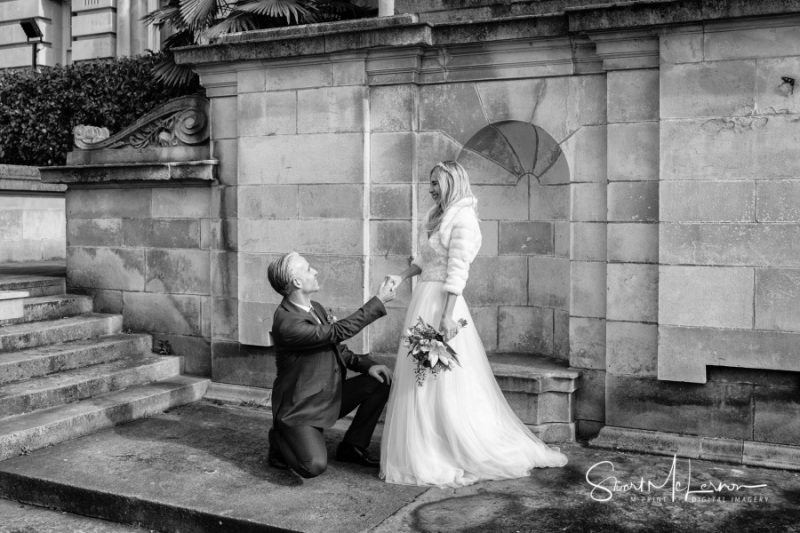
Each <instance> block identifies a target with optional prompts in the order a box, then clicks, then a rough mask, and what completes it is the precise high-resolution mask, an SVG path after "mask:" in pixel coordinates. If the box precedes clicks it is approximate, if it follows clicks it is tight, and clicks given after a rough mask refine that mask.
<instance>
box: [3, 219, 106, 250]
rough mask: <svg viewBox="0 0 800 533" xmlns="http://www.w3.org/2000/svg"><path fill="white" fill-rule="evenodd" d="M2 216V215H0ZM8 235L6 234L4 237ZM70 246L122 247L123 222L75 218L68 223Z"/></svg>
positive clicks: (68, 242)
mask: <svg viewBox="0 0 800 533" xmlns="http://www.w3.org/2000/svg"><path fill="white" fill-rule="evenodd" d="M0 216H1V215H0ZM6 236H7V234H6V233H4V237H6ZM67 245H68V246H120V245H122V220H120V219H118V218H75V219H70V220H68V221H67Z"/></svg>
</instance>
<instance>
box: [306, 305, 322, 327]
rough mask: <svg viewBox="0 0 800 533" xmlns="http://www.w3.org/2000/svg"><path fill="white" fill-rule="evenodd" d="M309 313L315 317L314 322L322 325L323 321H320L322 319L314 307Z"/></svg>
mask: <svg viewBox="0 0 800 533" xmlns="http://www.w3.org/2000/svg"><path fill="white" fill-rule="evenodd" d="M308 312H309V313H311V316H313V317H314V320H316V321H317V322H319V323H320V324H322V320H320V318H319V317H318V316H317V313H316V312H315V311H314V308H313V307H312V308H311V309H309V311H308Z"/></svg>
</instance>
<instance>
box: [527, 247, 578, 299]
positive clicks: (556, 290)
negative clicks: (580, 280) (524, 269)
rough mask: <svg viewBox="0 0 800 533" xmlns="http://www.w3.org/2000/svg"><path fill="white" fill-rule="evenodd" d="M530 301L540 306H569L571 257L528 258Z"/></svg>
mask: <svg viewBox="0 0 800 533" xmlns="http://www.w3.org/2000/svg"><path fill="white" fill-rule="evenodd" d="M528 268H529V271H528V302H529V303H530V305H536V306H540V307H556V308H559V309H567V308H568V306H569V259H562V258H556V257H530V258H528Z"/></svg>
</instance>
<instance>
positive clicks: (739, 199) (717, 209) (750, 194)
mask: <svg viewBox="0 0 800 533" xmlns="http://www.w3.org/2000/svg"><path fill="white" fill-rule="evenodd" d="M660 186H661V190H660V201H661V206H660V207H661V208H660V214H659V216H660V219H661V220H663V221H667V222H753V221H755V211H756V195H755V189H756V184H755V182H752V181H662V182H661V184H660ZM798 190H800V189H798Z"/></svg>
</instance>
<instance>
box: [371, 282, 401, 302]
mask: <svg viewBox="0 0 800 533" xmlns="http://www.w3.org/2000/svg"><path fill="white" fill-rule="evenodd" d="M396 295H397V293H395V292H394V284H393V283H392V282H391V281H386V280H384V282H383V283H381V286H380V287H378V294H376V295H375V296H377V297H378V298H379V299H380V301H382V302H383V303H386V302H391V301H392V300H394V297H395V296H396Z"/></svg>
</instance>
